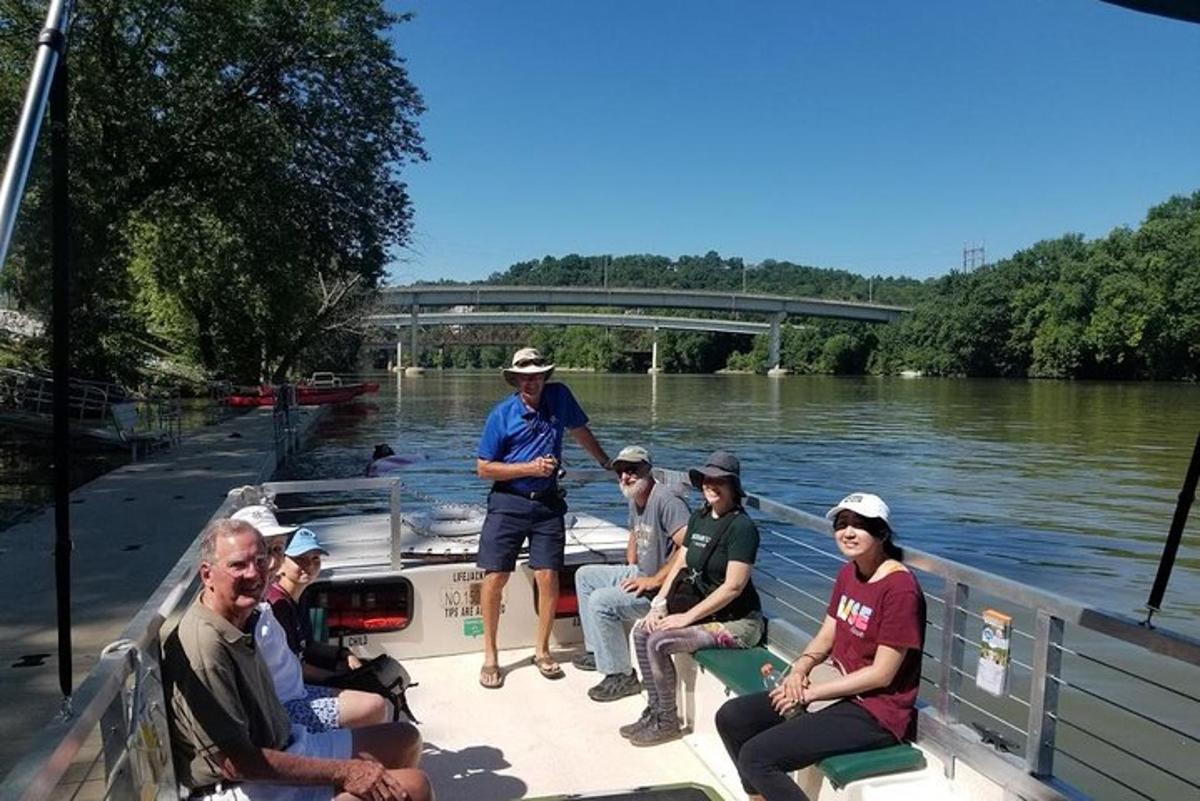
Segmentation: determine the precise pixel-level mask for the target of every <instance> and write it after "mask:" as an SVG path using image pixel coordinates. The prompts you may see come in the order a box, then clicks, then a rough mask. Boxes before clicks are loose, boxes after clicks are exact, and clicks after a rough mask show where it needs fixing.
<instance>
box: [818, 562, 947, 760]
mask: <svg viewBox="0 0 1200 801" xmlns="http://www.w3.org/2000/svg"><path fill="white" fill-rule="evenodd" d="M827 611H828V614H829V616H830V617H832V618H833V619H834V620H835V621H837V629H836V630H835V633H834V638H833V652H832V657H833V659H834V660H836V661H837V663H838V664H839V665H841V666H842V668H843V669H844V670H845V672H846V673H853V672H854V671H856V670H860V669H862V668H864V667H867V666H868V665H870V664H872V663H873V662H874V661H875V651H876V649H877V648H878V647H879V646H880V645H887V646H890V647H892V648H895V649H897V650H900V651H904V659H903V661H902V662H901V663H900V669H899V670H897V671H896V675H895V677H894V678H893V679H892V681H891V683H890V684H889V685H887V686H886V687H880V688H879V689H876V690H871V691H869V692H865V693H863V694H862V695H860V696H858V697H857V698H855V699H853V700H854V702H855V703H857V704H859V705H860V706H862V707H863V708H864V709H866V710H867V711H868V712H870V713H871V715H872V716H873V717H874V718H875V719H876V720H878V721H879V723H880V725H881V726H883V727H884V728H885V729H887V730H888V731H890V732H891V733H892V734H893V735H895V736H896V739H898V740H910V739H912V738H913V737H915V736H916V728H917V714H916V708H915V706H914V704H915V703H916V700H917V691H918V690H919V689H920V684H921V648H922V646H923V645H924V643H925V596H924V594H922V592H921V586H920V585H919V584H918V583H917V578H916V576H914V575H913V574H912V573H911V572H909V571H907V570H897V571H895V572H893V573H889V574H888V575H886V576H884V577H883V578H881V579H880V580H879V581H876V582H874V583H871V582H868V581H866V580H865V579H864V578H863V577H861V576H859V575H858V570H857V569H856V568H855V565H854V562H848V563H847V564H846V565H845V566H843V567H842V569H841V570H840V571H839V572H838V575H837V579H836V580H835V581H834V583H833V593H832V594H831V595H830V598H829V608H828V610H827Z"/></svg>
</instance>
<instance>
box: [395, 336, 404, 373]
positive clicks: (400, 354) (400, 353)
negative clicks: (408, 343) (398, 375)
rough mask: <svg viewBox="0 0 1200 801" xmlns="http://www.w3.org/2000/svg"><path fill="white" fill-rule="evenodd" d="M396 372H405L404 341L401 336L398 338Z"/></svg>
mask: <svg viewBox="0 0 1200 801" xmlns="http://www.w3.org/2000/svg"><path fill="white" fill-rule="evenodd" d="M397 334H399V332H397ZM396 370H397V372H401V371H403V370H404V340H403V339H402V338H401V337H399V336H397V337H396Z"/></svg>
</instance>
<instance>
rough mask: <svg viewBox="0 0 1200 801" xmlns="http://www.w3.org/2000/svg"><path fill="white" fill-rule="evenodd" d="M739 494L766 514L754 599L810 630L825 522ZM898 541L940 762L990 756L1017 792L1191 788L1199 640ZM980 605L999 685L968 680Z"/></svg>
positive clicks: (1154, 794)
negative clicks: (1004, 633)
mask: <svg viewBox="0 0 1200 801" xmlns="http://www.w3.org/2000/svg"><path fill="white" fill-rule="evenodd" d="M747 505H748V506H750V507H752V508H757V509H759V510H760V511H762V512H764V513H765V514H766V515H767V517H769V518H770V519H771V520H770V521H769V522H768V521H763V523H762V524H761V525H760V531H762V532H763V539H762V544H761V546H760V548H761V552H760V556H759V559H758V564H757V565H756V567H755V582H756V586H758V587H759V590H760V592H761V593H763V595H764V602H765V603H766V604H767V605H768V606H769V607H771V608H772V611H773V612H774V613H775V614H776V615H779V616H782V617H783V618H784V619H788V620H791V621H793V622H795V623H796V624H798V625H800V626H801V627H802V628H806V629H809V630H810V633H811V632H815V630H816V628H817V627H818V626H819V625H820V622H821V621H822V620H823V619H824V615H825V604H826V602H827V597H828V596H827V594H826V595H822V590H824V591H826V592H827V590H828V588H829V587H830V586H831V585H832V580H833V577H832V576H831V575H829V573H828V572H826V570H824V569H823V564H822V565H817V566H814V563H816V562H817V561H821V562H822V563H823V562H824V561H825V560H828V559H837V560H839V561H844V560H843V559H842V557H841V556H840V555H838V554H835V553H833V552H831V551H830V550H828V549H826V548H823V547H820V546H819V545H816V544H813V542H808V541H806V540H807V535H808V534H809V533H816V534H820V535H821V536H822V538H824V539H825V542H828V539H827V538H828V537H829V524H828V522H827V521H825V520H824V519H822V518H819V517H817V516H815V515H811V514H807V513H805V512H802V511H800V510H796V509H792V508H791V507H787V506H784V505H782V504H778V503H776V502H774V501H770V500H769V499H766V498H759V497H756V496H753V495H751V496H750V497H749V498H748V499H747ZM775 523H782V524H785V525H784V526H779V525H775ZM905 550H906V555H907V557H906V562H907V564H908V566H909V567H910V568H911V569H913V570H914V571H915V572H916V573H917V575H918V578H919V579H920V581H921V582H922V586H923V587H924V590H925V595H926V599H927V602H928V603H927V610H928V623H927V632H928V634H927V637H926V649H925V656H926V659H925V664H924V666H923V675H922V687H921V698H922V702H923V703H924V704H925V707H924V708H923V709H922V716H921V724H920V730H921V733H922V744H926V742H925V735H926V733H927V732H928V733H929V734H930V735H931V736H930V737H929V738H928V739H929V743H928V744H930V745H931V747H933V748H934V750H936V751H940V752H941V753H942V755H943V756H945V757H947V758H949V759H950V760H954V759H958V758H964V759H969V760H971V761H972V762H974V763H976V764H974V765H973V767H975V768H976V769H978V763H980V762H981V761H982V762H983V763H984V764H988V763H990V765H991V766H992V771H991V772H989V773H988V775H989V778H996V776H995V775H993V774H996V775H999V776H1000V777H1001V778H1002V780H1003V781H1006V782H1007V786H1009V787H1010V788H1011V789H1012V790H1013V792H1015V793H1018V794H1020V795H1021V796H1023V797H1025V798H1047V799H1050V798H1078V797H1091V798H1105V799H1107V798H1121V797H1138V798H1155V799H1168V798H1182V797H1198V793H1200V697H1197V694H1196V693H1195V692H1194V689H1193V688H1195V687H1197V686H1200V642H1198V641H1197V640H1195V639H1193V638H1190V637H1187V636H1184V635H1180V634H1176V633H1173V632H1169V631H1165V630H1161V629H1154V628H1146V627H1144V626H1142V625H1141V624H1140V623H1139V622H1138V621H1135V620H1132V619H1130V618H1125V617H1122V616H1120V615H1116V614H1113V613H1109V612H1105V611H1103V610H1099V609H1095V608H1093V607H1089V606H1086V605H1083V604H1080V603H1078V602H1076V601H1073V600H1071V599H1067V598H1064V597H1062V596H1059V595H1057V594H1054V593H1051V592H1047V591H1043V590H1040V589H1037V588H1034V587H1030V586H1028V585H1024V584H1020V583H1018V582H1015V581H1012V580H1009V579H1005V578H1003V577H1000V576H996V575H994V574H989V573H986V572H984V571H980V570H976V569H974V568H970V567H967V566H965V565H960V564H957V563H955V562H951V561H950V560H946V559H943V558H941V557H938V556H936V555H933V554H927V553H923V552H921V551H919V550H917V549H914V548H911V547H907V546H906V549H905ZM818 584H819V585H820V586H819V587H818V586H817V585H818ZM985 609H998V610H1002V611H1004V612H1005V613H1007V614H1009V615H1010V616H1011V618H1012V628H1011V636H1010V643H1011V649H1012V650H1011V653H1010V657H1009V660H1008V667H1007V682H1006V687H1005V689H1004V690H1003V692H1001V693H1000V694H999V695H992V694H990V693H988V692H985V691H983V690H981V689H979V688H978V687H976V670H975V664H976V662H977V661H978V658H979V652H980V650H981V643H980V641H979V638H978V635H979V633H980V632H981V630H982V627H983V625H984V620H985V617H984V610H985ZM989 752H990V753H989ZM984 755H986V756H987V759H982V760H981V757H982V756H984ZM1056 756H1061V757H1063V759H1062V760H1058V761H1056V759H1055V757H1056ZM1131 793H1132V796H1130V794H1131Z"/></svg>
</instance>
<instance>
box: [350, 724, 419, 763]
mask: <svg viewBox="0 0 1200 801" xmlns="http://www.w3.org/2000/svg"><path fill="white" fill-rule="evenodd" d="M350 736H351V737H352V738H353V740H352V743H353V745H352V753H353V754H354V756H355V758H357V759H367V758H370V759H374V760H375V761H376V762H379V763H380V764H381V765H383V766H384V767H385V768H415V767H416V766H417V763H418V762H420V761H421V733H420V732H419V731H417V727H416V726H414V725H412V724H411V723H405V722H401V723H384V724H383V725H382V726H366V727H364V728H361V729H354V730H353V731H352V732H350Z"/></svg>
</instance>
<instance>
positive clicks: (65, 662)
mask: <svg viewBox="0 0 1200 801" xmlns="http://www.w3.org/2000/svg"><path fill="white" fill-rule="evenodd" d="M67 101H68V96H67V59H66V54H65V53H64V54H62V55H61V56H60V59H59V62H58V69H57V70H55V72H54V82H53V83H52V84H51V87H50V180H51V189H50V191H51V214H52V228H53V251H54V252H53V261H54V278H53V286H52V290H51V294H52V301H51V307H52V312H51V319H52V325H53V329H54V349H53V354H52V357H51V358H52V360H53V372H54V576H55V589H56V598H57V606H58V686H59V688H60V689H61V690H62V694H63V696H64V697H65V696H70V695H71V689H72V688H71V660H72V656H71V549H72V545H71V442H70V436H71V430H70V421H69V416H70V414H71V409H70V404H71V386H70V383H71V367H70V358H71V341H70V332H71V289H70V287H71V197H70V194H69V190H68V184H67V180H68V162H67V147H68V144H69V139H68V128H67V116H68V113H69V109H68V106H67Z"/></svg>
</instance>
